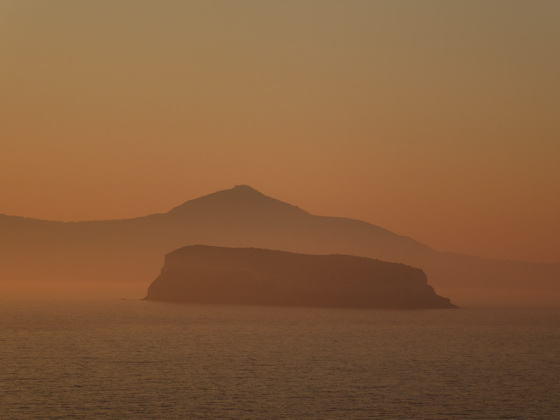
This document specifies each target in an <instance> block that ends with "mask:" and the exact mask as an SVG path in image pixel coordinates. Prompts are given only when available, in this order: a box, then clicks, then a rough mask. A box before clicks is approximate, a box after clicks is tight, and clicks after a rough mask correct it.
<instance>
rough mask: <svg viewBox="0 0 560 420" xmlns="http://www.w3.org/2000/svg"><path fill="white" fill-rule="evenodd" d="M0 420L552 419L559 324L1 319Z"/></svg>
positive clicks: (553, 319)
mask: <svg viewBox="0 0 560 420" xmlns="http://www.w3.org/2000/svg"><path fill="white" fill-rule="evenodd" d="M0 418H1V419H559V418H560V309H559V308H548V309H543V308H541V309H537V308H484V307H476V308H463V309H455V310H449V309H446V310H410V311H402V310H400V311H397V310H361V309H326V308H301V307H259V306H219V305H188V304H184V305H179V304H169V303H157V302H148V301H143V300H116V299H115V300H111V299H91V300H42V301H40V300H39V301H6V302H1V306H0Z"/></svg>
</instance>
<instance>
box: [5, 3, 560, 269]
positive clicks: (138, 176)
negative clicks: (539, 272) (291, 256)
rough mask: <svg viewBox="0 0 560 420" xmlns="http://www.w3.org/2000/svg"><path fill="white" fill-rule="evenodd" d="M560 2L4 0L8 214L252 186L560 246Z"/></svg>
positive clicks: (110, 214) (392, 220) (122, 209)
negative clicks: (241, 185)
mask: <svg viewBox="0 0 560 420" xmlns="http://www.w3.org/2000/svg"><path fill="white" fill-rule="evenodd" d="M559 22H560V1H557V0H550V1H546V0H542V1H539V0H526V1H515V0H503V1H498V0H492V1H482V0H480V1H475V0H472V1H466V0H465V1H419V0H411V1H399V0H387V1H374V0H364V1H352V0H337V1H330V0H317V1H307V0H297V1H296V0H293V1H288V0H278V1H266V0H255V1H243V0H238V1H231V0H222V1H212V0H199V1H188V0H176V1H171V0H168V1H166V0H157V1H155V0H154V1H144V0H129V1H124V0H118V1H115V0H90V1H78V0H49V1H43V0H2V1H0V57H1V60H2V64H1V66H0V72H1V73H0V74H1V77H0V130H1V138H0V213H3V214H13V215H20V216H28V217H36V218H43V219H55V220H83V219H108V218H123V217H133V216H140V215H145V214H149V213H155V212H164V211H167V210H168V209H170V208H171V207H173V206H175V205H177V204H179V203H181V202H183V201H186V200H188V199H192V198H196V197H198V196H200V195H204V194H207V193H211V192H214V191H216V190H220V189H225V188H230V187H232V186H233V185H234V184H249V185H252V186H253V187H255V188H256V189H258V190H260V191H261V192H263V193H265V194H267V195H270V196H273V197H275V198H279V199H282V200H284V201H288V202H290V203H292V204H296V205H298V206H300V207H302V208H304V209H306V210H308V211H310V212H312V213H315V214H321V215H333V216H346V217H353V218H359V219H362V220H366V221H369V222H371V223H374V224H377V225H380V226H383V227H386V228H388V229H390V230H393V231H395V232H397V233H400V234H405V235H408V236H412V237H414V238H415V239H418V240H420V241H422V242H424V243H426V244H428V245H431V246H433V247H435V248H437V249H440V250H450V251H457V252H464V253H469V254H475V255H481V256H489V257H499V258H510V259H526V260H534V261H556V262H560V76H559V75H560V24H559Z"/></svg>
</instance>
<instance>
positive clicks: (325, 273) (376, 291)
mask: <svg viewBox="0 0 560 420" xmlns="http://www.w3.org/2000/svg"><path fill="white" fill-rule="evenodd" d="M145 299H146V300H152V301H166V302H185V303H212V304H245V305H289V306H320V307H353V308H386V309H432V308H434V309H435V308H455V307H456V306H455V305H453V304H452V303H451V302H450V301H449V299H447V298H444V297H441V296H438V295H437V294H436V293H435V291H434V289H433V288H432V287H431V286H429V285H428V283H427V280H426V275H425V274H424V272H423V271H422V270H420V269H418V268H413V267H410V266H407V265H404V264H397V263H389V262H384V261H379V260H374V259H371V258H365V257H355V256H350V255H338V254H336V255H309V254H296V253H291V252H284V251H272V250H267V249H259V248H225V247H215V246H205V245H192V246H186V247H184V248H180V249H177V250H175V251H172V252H170V253H169V254H167V255H166V256H165V264H164V266H163V268H162V270H161V274H160V275H159V276H158V277H157V278H156V279H155V280H154V282H153V283H152V284H151V285H150V287H149V288H148V294H147V296H146V298H145Z"/></svg>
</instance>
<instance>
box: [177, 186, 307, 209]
mask: <svg viewBox="0 0 560 420" xmlns="http://www.w3.org/2000/svg"><path fill="white" fill-rule="evenodd" d="M271 211H272V212H275V213H292V214H300V215H301V214H306V215H307V214H309V213H307V212H306V211H304V210H301V209H300V208H299V207H297V206H293V205H291V204H288V203H285V202H283V201H280V200H277V199H275V198H272V197H268V196H266V195H264V194H263V193H261V192H259V191H257V190H256V189H254V188H253V187H251V186H249V185H235V186H234V187H233V188H230V189H227V190H221V191H217V192H215V193H212V194H208V195H205V196H203V197H199V198H195V199H194V200H190V201H187V202H185V203H183V204H181V205H180V206H177V207H175V208H174V209H172V210H171V211H169V212H168V214H170V215H179V214H187V213H191V212H204V213H213V214H216V213H224V214H225V213H238V214H239V213H244V214H248V215H249V214H256V213H262V212H271Z"/></svg>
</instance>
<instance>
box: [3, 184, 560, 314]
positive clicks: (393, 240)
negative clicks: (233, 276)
mask: <svg viewBox="0 0 560 420" xmlns="http://www.w3.org/2000/svg"><path fill="white" fill-rule="evenodd" d="M0 232H1V235H0V255H1V259H0V283H2V284H6V283H8V282H9V283H10V284H11V285H16V286H18V287H22V288H23V289H24V290H25V289H26V288H27V287H28V286H27V284H28V283H29V282H51V283H52V284H55V283H56V282H66V284H82V283H86V282H89V283H95V284H98V285H99V287H106V288H107V289H108V290H110V289H111V287H116V286H115V285H117V284H124V283H130V290H137V291H138V290H142V289H144V290H145V287H146V285H147V284H149V282H151V281H152V280H153V279H154V278H155V277H156V276H157V273H158V271H159V269H160V267H161V261H162V259H163V256H164V255H165V254H167V253H169V252H171V251H173V250H175V249H178V248H181V247H184V246H188V245H195V244H206V245H212V246H221V247H253V248H264V249H271V250H283V251H290V252H296V253H304V254H346V255H355V256H361V257H368V258H374V259H378V260H383V261H388V262H396V263H403V264H407V265H410V266H413V267H418V268H420V269H422V270H423V271H424V272H425V273H426V274H427V276H428V278H429V279H430V284H431V285H432V286H434V287H435V288H436V289H437V290H438V291H439V292H440V293H442V294H443V295H445V296H449V297H450V298H452V299H453V301H454V302H456V303H457V304H459V305H460V306H464V304H465V303H470V302H484V303H531V304H550V303H552V304H555V303H556V304H557V303H558V302H560V287H559V286H560V264H542V263H529V262H519V261H502V260H492V259H485V258H479V257H474V256H468V255H461V254H456V253H449V252H440V251H438V250H435V249H433V248H431V247H429V246H427V245H425V244H422V243H420V242H418V241H416V240H414V239H412V238H409V237H406V236H402V235H398V234H395V233H393V232H391V231H389V230H387V229H384V228H382V227H379V226H376V225H373V224H370V223H366V222H363V221H360V220H354V219H348V218H343V217H326V216H317V215H313V214H310V213H308V212H306V211H305V210H303V209H300V208H298V207H297V206H294V205H291V204H288V203H285V202H282V201H280V200H276V199H274V198H271V197H268V196H266V195H264V194H262V193H260V192H259V191H257V190H255V189H253V188H252V187H250V186H247V185H238V186H235V187H233V188H230V189H226V190H222V191H218V192H215V193H212V194H209V195H206V196H203V197H200V198H197V199H194V200H189V201H187V202H185V203H183V204H181V205H179V206H177V207H175V208H173V209H172V210H170V211H169V212H167V213H162V214H152V215H148V216H143V217H137V218H132V219H122V220H104V221H83V222H58V221H46V220H38V219H30V218H24V217H18V216H8V215H0Z"/></svg>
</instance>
